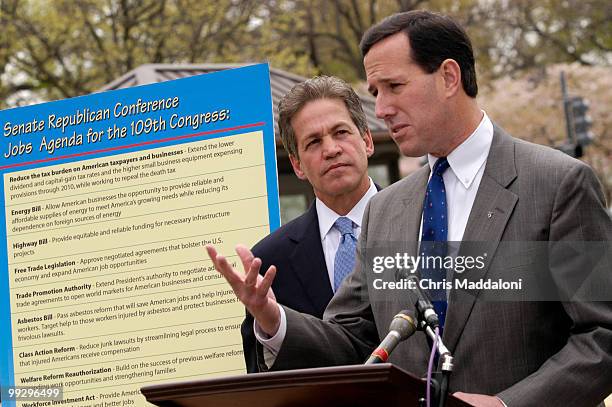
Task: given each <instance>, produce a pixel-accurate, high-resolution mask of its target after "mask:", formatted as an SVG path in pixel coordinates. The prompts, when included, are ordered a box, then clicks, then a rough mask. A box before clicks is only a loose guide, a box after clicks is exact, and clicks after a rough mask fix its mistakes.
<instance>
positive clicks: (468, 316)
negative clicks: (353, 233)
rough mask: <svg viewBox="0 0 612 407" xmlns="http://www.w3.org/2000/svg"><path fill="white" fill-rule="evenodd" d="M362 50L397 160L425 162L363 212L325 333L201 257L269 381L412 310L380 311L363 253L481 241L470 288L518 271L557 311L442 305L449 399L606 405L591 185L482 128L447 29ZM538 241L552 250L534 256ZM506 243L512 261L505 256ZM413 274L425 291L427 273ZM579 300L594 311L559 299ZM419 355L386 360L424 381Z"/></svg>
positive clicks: (605, 297)
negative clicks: (233, 301) (242, 311)
mask: <svg viewBox="0 0 612 407" xmlns="http://www.w3.org/2000/svg"><path fill="white" fill-rule="evenodd" d="M361 49H362V53H363V55H364V66H365V71H366V76H367V81H368V86H369V89H370V92H371V93H372V94H373V95H374V96H375V97H376V114H377V116H378V117H380V118H382V119H384V120H385V122H386V123H387V126H388V128H389V131H390V134H391V136H392V137H393V139H394V141H395V142H396V144H397V145H398V147H399V149H400V150H401V152H402V153H403V154H405V155H408V156H421V155H425V154H426V155H427V158H428V161H429V165H426V166H425V167H423V168H422V169H420V170H419V171H417V172H416V173H414V174H412V175H410V176H409V177H407V178H405V179H403V180H401V181H399V182H397V183H395V184H394V185H392V186H390V187H389V188H386V189H385V190H384V191H381V192H380V193H378V194H377V195H376V196H375V197H373V198H372V199H371V200H370V204H369V205H368V208H367V209H366V211H365V214H364V218H363V224H362V228H361V235H360V239H359V245H358V257H359V260H360V261H358V262H357V263H356V266H355V269H354V271H353V272H352V273H351V274H350V275H349V276H348V277H347V278H346V280H345V281H344V283H343V284H342V286H341V287H340V289H339V290H338V292H337V293H336V295H335V296H334V298H333V299H332V301H331V302H330V304H329V306H328V307H327V309H326V310H325V314H324V317H323V320H319V319H317V318H314V317H311V316H307V315H303V314H300V313H297V312H294V311H293V310H291V309H290V308H286V307H282V306H279V305H278V304H277V303H276V302H275V301H274V298H273V295H272V294H271V292H270V291H269V287H270V285H271V282H272V280H273V279H274V275H275V274H276V270H275V268H274V267H270V268H269V269H268V270H267V272H266V273H265V276H264V277H263V278H261V277H260V278H257V276H258V271H259V268H260V266H261V261H260V260H259V259H253V258H252V257H251V256H249V253H246V252H242V253H241V258H242V259H243V265H244V267H245V271H247V273H246V275H245V276H244V277H242V276H240V275H239V274H238V273H237V272H236V271H235V270H233V269H232V268H231V266H230V265H229V264H228V263H227V261H226V260H225V259H224V258H223V257H222V256H217V254H216V252H215V251H214V249H213V248H212V247H208V251H209V255H210V257H211V259H213V261H214V263H215V266H216V268H217V270H219V271H220V272H221V273H222V274H223V275H224V276H225V277H226V279H227V280H228V282H229V283H230V284H231V285H232V288H233V289H234V291H235V293H236V294H237V296H238V297H239V298H240V300H241V301H242V302H243V303H244V304H245V305H246V307H247V308H248V309H249V310H250V311H251V312H252V313H253V315H254V316H255V319H256V321H257V322H256V325H257V326H258V327H259V329H261V331H262V332H263V333H265V335H268V336H269V337H270V339H267V340H262V343H263V346H264V353H267V354H269V355H272V357H268V359H267V360H266V361H265V362H266V363H265V366H266V367H269V368H270V369H275V370H278V369H291V368H296V367H314V366H325V365H341V364H352V363H362V362H363V361H364V360H365V359H366V358H367V356H368V355H369V353H370V352H371V351H372V350H373V349H374V347H375V346H376V345H377V343H378V342H379V340H380V339H381V338H382V337H384V335H386V332H387V327H388V326H389V322H390V320H391V318H392V317H393V315H394V314H395V313H396V312H398V311H399V310H401V309H404V308H410V306H411V304H414V300H415V296H414V292H412V291H411V290H388V291H383V293H385V294H386V295H385V296H381V290H378V289H377V288H376V284H377V283H376V280H377V279H378V277H379V275H378V274H376V273H375V272H374V271H373V270H372V269H371V268H369V267H368V265H369V264H370V263H369V260H370V259H368V255H369V254H368V253H370V252H371V251H372V250H373V249H374V250H378V253H381V252H382V254H386V255H387V256H388V258H389V259H393V257H392V256H393V252H394V250H391V248H393V245H397V246H400V247H401V250H402V252H403V253H404V254H406V255H410V256H413V257H417V253H418V254H419V256H421V255H423V253H424V249H423V248H424V247H425V248H427V247H428V244H429V243H431V242H432V241H433V242H438V243H440V242H447V241H454V242H461V246H460V248H459V252H458V253H459V254H458V255H457V256H456V257H457V258H459V256H460V255H462V253H463V250H464V246H466V247H470V243H473V242H476V243H479V242H480V243H483V244H485V246H486V247H487V251H486V252H485V253H484V256H483V258H484V263H483V264H484V267H479V268H473V269H472V270H470V271H466V272H465V273H467V274H470V275H471V277H472V278H474V279H475V281H476V280H478V279H481V280H484V279H489V280H491V281H498V280H504V279H506V280H508V279H511V278H513V277H514V275H515V274H516V273H517V272H520V271H525V270H527V271H528V272H529V273H526V274H524V275H525V276H528V277H535V278H538V279H541V280H542V281H545V282H547V283H548V284H545V285H544V286H543V287H544V288H545V289H548V290H549V291H547V292H546V294H555V293H558V294H559V298H558V299H556V300H551V298H549V297H546V298H544V297H542V299H538V298H534V297H530V296H529V293H528V292H523V293H519V294H521V295H523V294H524V295H526V298H517V299H516V300H513V301H496V300H495V299H493V300H491V298H490V295H488V291H487V290H486V289H481V290H475V291H469V290H457V289H450V290H447V289H446V288H443V289H442V290H438V291H440V292H438V293H436V294H437V295H441V297H438V298H437V299H438V301H436V304H435V307H436V310H437V311H438V312H439V313H440V314H441V315H443V316H444V317H445V323H444V332H443V340H444V343H445V344H446V346H447V347H448V348H449V349H450V351H451V352H452V353H453V356H454V362H455V363H454V364H455V369H454V371H453V375H452V377H451V381H450V387H449V388H450V390H451V391H453V392H455V394H456V395H457V396H458V397H459V398H461V399H463V400H465V401H468V402H470V403H471V404H473V405H476V406H503V405H507V406H509V407H514V406H557V405H568V406H594V405H596V404H597V403H600V402H601V401H602V400H603V399H604V398H605V396H606V395H608V394H610V393H611V392H612V375H610V371H612V301H611V299H612V294H611V293H612V278H611V276H610V270H611V269H612V268H611V263H610V262H611V260H610V257H611V255H610V242H611V241H612V221H611V220H610V217H609V216H608V214H607V212H606V210H605V202H604V197H603V194H602V190H601V185H600V184H599V183H598V181H597V179H596V177H595V175H594V174H593V171H592V170H591V169H590V168H589V167H588V166H587V165H585V164H584V163H582V162H580V161H578V160H575V159H573V158H570V157H568V156H565V155H564V154H563V153H561V152H558V151H555V150H552V149H550V148H547V147H543V146H538V145H534V144H531V143H527V142H524V141H521V140H518V139H515V138H513V137H511V136H510V135H508V134H506V133H505V132H504V131H503V130H502V129H501V128H499V127H498V126H496V125H495V124H494V123H493V122H492V121H491V120H490V119H489V117H488V116H487V115H486V113H485V112H484V111H482V110H481V109H480V107H479V106H478V104H477V101H476V94H477V92H478V88H477V85H476V73H475V67H474V56H473V53H472V46H471V43H470V40H469V38H468V36H467V34H466V33H465V31H464V30H463V29H462V28H461V27H460V26H459V25H458V24H457V23H455V22H454V21H453V20H451V19H449V18H447V17H444V16H441V15H438V14H434V13H430V12H426V11H414V12H407V13H401V14H396V15H393V16H391V17H389V18H387V19H385V20H383V21H382V22H381V23H379V24H377V25H376V26H374V27H372V28H371V29H370V30H369V31H368V32H367V33H366V34H365V35H364V38H363V39H362V42H361ZM385 242H387V243H386V244H387V247H385ZM542 242H543V243H544V246H547V247H551V248H553V250H552V251H551V252H546V253H544V254H545V255H542V256H540V255H539V254H540V252H539V251H538V250H537V249H538V247H539V246H540V245H541V244H542ZM578 243H580V244H578ZM511 244H516V245H517V246H518V248H519V250H518V251H517V252H516V253H515V255H513V256H508V255H505V254H507V252H508V250H507V249H508V246H509V245H511ZM593 245H595V246H599V247H603V250H597V251H596V252H597V253H598V256H597V257H592V258H589V256H586V258H585V256H580V254H581V252H583V251H584V250H585V248H588V247H591V246H593ZM441 246H442V247H444V246H445V245H441ZM558 247H567V248H568V250H561V251H559V250H554V249H555V248H558ZM577 247H578V249H577ZM570 249H571V250H570ZM385 250H386V253H385ZM419 258H423V257H419ZM585 260H586V261H585ZM588 260H592V261H591V262H589V261H588ZM455 271H457V270H455ZM420 272H421V276H422V277H424V274H425V269H423V270H420ZM594 282H595V283H594ZM584 287H590V288H591V289H592V292H597V293H599V296H593V297H591V296H589V295H586V296H579V299H578V300H573V299H574V297H572V296H571V295H569V296H568V295H565V294H567V293H572V292H574V291H575V292H577V293H580V292H582V289H583V288H584ZM587 292H590V291H589V290H587ZM502 294H504V293H503V292H502ZM487 297H489V298H487ZM543 299H546V300H547V301H543ZM262 336H263V335H262ZM264 339H265V337H264ZM428 352H429V346H428V344H427V342H426V340H425V338H424V335H417V334H415V335H413V336H412V337H410V338H408V339H407V341H406V342H405V343H403V344H401V345H400V346H398V348H397V349H396V350H395V351H394V353H393V354H392V355H391V357H390V358H389V361H390V362H392V363H394V364H396V365H398V366H400V367H402V368H404V369H406V370H408V371H411V372H413V373H415V374H417V375H423V374H424V373H425V371H426V369H427V359H428V358H427V354H428ZM262 363H263V361H262Z"/></svg>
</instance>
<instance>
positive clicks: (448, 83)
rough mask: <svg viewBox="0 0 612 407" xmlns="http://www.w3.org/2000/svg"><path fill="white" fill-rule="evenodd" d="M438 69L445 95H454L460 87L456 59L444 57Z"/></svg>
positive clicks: (458, 67) (459, 72) (459, 69)
mask: <svg viewBox="0 0 612 407" xmlns="http://www.w3.org/2000/svg"><path fill="white" fill-rule="evenodd" d="M439 71H440V73H441V74H442V78H443V80H444V89H445V93H446V96H449V97H450V96H454V95H455V94H456V93H457V92H458V91H459V89H462V85H461V67H460V66H459V64H458V63H457V61H455V60H454V59H445V60H444V61H442V64H440V68H439Z"/></svg>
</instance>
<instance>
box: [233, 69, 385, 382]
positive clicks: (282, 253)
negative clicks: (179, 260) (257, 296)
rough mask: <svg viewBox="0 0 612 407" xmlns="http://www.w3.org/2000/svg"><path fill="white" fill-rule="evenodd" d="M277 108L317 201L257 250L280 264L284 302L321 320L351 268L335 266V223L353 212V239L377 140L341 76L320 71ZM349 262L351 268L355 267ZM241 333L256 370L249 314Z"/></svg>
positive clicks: (369, 190)
mask: <svg viewBox="0 0 612 407" xmlns="http://www.w3.org/2000/svg"><path fill="white" fill-rule="evenodd" d="M278 110H279V123H278V126H279V129H280V134H281V139H282V141H283V145H284V147H285V149H286V150H287V152H288V153H289V159H290V160H291V164H292V166H293V169H294V171H295V174H296V175H297V176H298V177H299V178H300V179H302V180H305V181H308V182H309V183H310V184H311V185H312V187H313V190H314V193H315V196H316V200H315V202H314V203H313V204H312V205H311V206H310V208H309V209H308V211H307V212H306V213H304V214H303V215H301V216H300V217H298V218H297V219H294V220H293V221H291V222H289V223H287V224H286V225H283V226H282V227H281V228H279V229H278V230H276V231H275V232H274V233H272V234H270V235H269V236H267V237H266V238H264V239H263V240H262V241H260V242H259V243H257V244H256V245H255V246H254V247H253V249H252V250H253V254H254V255H255V256H257V257H258V258H260V259H261V261H262V264H263V270H267V269H268V267H270V266H271V265H275V266H276V267H277V268H278V270H279V273H278V274H277V276H276V279H275V280H274V283H273V285H272V288H273V290H274V293H275V295H276V300H277V301H278V302H279V303H281V304H283V305H286V306H288V307H290V308H292V309H294V310H296V311H299V312H303V313H306V314H310V315H313V316H315V317H317V318H322V317H323V311H325V308H326V307H327V304H328V303H329V301H330V300H331V298H332V296H333V294H334V292H335V291H336V289H337V288H338V286H339V284H340V282H341V280H342V278H343V277H344V275H345V274H347V273H346V272H348V271H349V270H346V271H345V272H344V274H343V273H342V271H341V270H336V269H335V263H336V261H335V260H336V255H337V252H338V248H339V245H340V244H341V241H342V240H343V239H345V238H343V237H342V236H341V234H340V232H339V229H338V228H337V227H336V226H335V223H336V221H337V220H338V218H341V217H342V218H348V219H349V220H350V222H352V224H353V229H354V230H353V234H352V236H347V237H346V239H351V240H353V239H355V240H356V237H357V236H359V231H360V227H361V218H362V217H363V211H364V210H365V207H366V205H367V203H368V201H369V199H370V198H371V197H372V196H373V195H374V194H375V193H376V190H377V188H376V187H375V185H374V184H373V183H372V181H371V180H370V178H369V177H368V173H367V167H368V157H369V156H371V155H372V153H373V152H374V144H373V142H372V136H371V134H370V131H369V130H368V125H367V120H366V117H365V114H364V112H363V109H362V107H361V102H360V99H359V97H358V96H357V94H356V93H355V91H354V90H353V89H352V88H351V86H350V85H348V84H347V83H346V82H344V81H342V80H341V79H338V78H335V77H329V76H322V77H316V78H313V79H310V80H307V81H305V82H302V83H300V84H298V85H296V86H294V87H293V88H292V89H291V91H289V93H288V94H287V95H285V96H284V97H283V99H282V100H281V101H280V103H279V105H278ZM347 243H354V242H350V241H347ZM352 247H353V249H352V250H353V251H354V245H353V246H352ZM348 248H349V250H351V246H349V247H348ZM345 268H346V267H345ZM348 268H349V269H350V271H352V265H350V266H349V267H348ZM241 333H242V341H243V348H244V358H245V362H246V367H247V372H249V373H253V372H258V371H259V369H258V365H257V357H256V353H255V343H256V342H255V335H254V332H253V317H252V316H251V315H250V314H248V313H247V316H246V319H245V320H244V322H243V323H242V329H241Z"/></svg>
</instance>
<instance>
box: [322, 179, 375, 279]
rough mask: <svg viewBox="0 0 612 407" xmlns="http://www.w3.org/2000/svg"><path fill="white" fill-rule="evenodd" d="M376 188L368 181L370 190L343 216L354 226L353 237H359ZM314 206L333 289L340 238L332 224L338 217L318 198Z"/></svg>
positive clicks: (338, 232)
mask: <svg viewBox="0 0 612 407" xmlns="http://www.w3.org/2000/svg"><path fill="white" fill-rule="evenodd" d="M376 192H377V191H376V186H375V185H374V182H372V180H371V179H370V188H368V190H367V191H366V193H365V195H364V196H363V197H362V198H361V199H360V200H359V202H357V204H356V205H355V206H353V209H351V211H350V212H349V213H347V214H346V215H345V216H346V217H347V218H349V219H350V220H351V221H353V223H354V224H355V225H357V226H356V227H355V228H354V229H353V234H354V235H355V237H357V238H358V237H359V234H360V233H361V220H362V218H363V213H364V212H365V208H366V206H367V205H368V202H369V201H370V198H372V197H373V196H374V195H376ZM315 205H316V206H317V218H318V219H319V232H320V233H321V246H322V247H323V254H324V255H325V265H326V266H327V274H328V276H329V282H330V284H331V286H332V289H333V287H334V260H335V258H336V252H337V251H338V246H340V239H341V238H342V236H341V234H340V231H339V230H338V229H336V228H335V227H334V223H336V220H337V219H338V218H339V217H340V215H338V214H337V213H336V212H334V211H333V210H332V209H330V208H328V207H327V205H325V204H324V203H323V201H321V200H320V199H319V198H317V199H316V202H315Z"/></svg>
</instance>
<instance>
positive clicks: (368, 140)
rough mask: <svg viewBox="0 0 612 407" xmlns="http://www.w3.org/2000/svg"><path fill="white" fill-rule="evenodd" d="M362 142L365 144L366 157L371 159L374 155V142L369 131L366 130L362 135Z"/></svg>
mask: <svg viewBox="0 0 612 407" xmlns="http://www.w3.org/2000/svg"><path fill="white" fill-rule="evenodd" d="M363 141H364V142H365V148H366V154H367V156H368V157H372V154H374V140H373V139H372V133H371V132H370V129H367V130H366V132H365V134H364V135H363Z"/></svg>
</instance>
